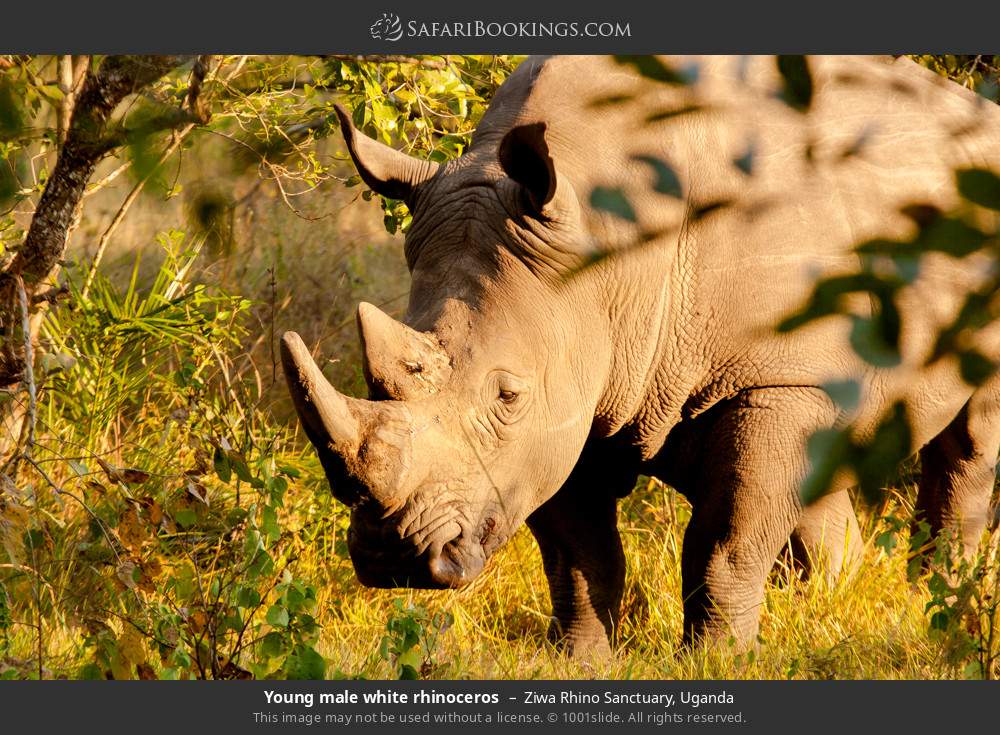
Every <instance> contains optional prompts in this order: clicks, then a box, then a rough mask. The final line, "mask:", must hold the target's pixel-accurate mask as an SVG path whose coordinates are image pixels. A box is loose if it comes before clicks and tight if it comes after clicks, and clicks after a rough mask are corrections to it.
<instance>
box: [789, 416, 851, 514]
mask: <svg viewBox="0 0 1000 735" xmlns="http://www.w3.org/2000/svg"><path fill="white" fill-rule="evenodd" d="M806 453H807V456H808V457H809V474H808V475H806V478H805V480H803V481H802V486H801V487H800V488H799V496H800V497H801V498H802V503H803V504H804V505H809V504H810V503H814V502H816V501H817V500H819V499H820V498H821V497H823V496H824V495H826V493H827V492H828V491H829V490H830V486H831V485H832V484H833V478H834V475H835V474H836V473H837V470H838V469H839V468H840V467H841V466H843V465H845V464H848V462H849V460H850V457H851V440H850V436H849V435H848V433H847V432H846V431H842V430H840V429H822V430H820V431H817V432H816V433H814V434H813V435H812V436H810V437H809V440H808V442H807V443H806Z"/></svg>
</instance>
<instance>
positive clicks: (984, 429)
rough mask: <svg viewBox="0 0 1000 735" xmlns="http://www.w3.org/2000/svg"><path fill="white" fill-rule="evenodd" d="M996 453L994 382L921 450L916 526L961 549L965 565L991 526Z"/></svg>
mask: <svg viewBox="0 0 1000 735" xmlns="http://www.w3.org/2000/svg"><path fill="white" fill-rule="evenodd" d="M998 450H1000V381H996V380H993V381H991V382H990V383H987V384H986V385H984V386H983V387H982V388H980V389H978V390H977V391H976V392H975V393H974V394H973V395H972V397H971V398H970V399H969V401H968V403H966V404H965V406H964V407H963V408H962V410H961V411H960V412H959V414H958V416H956V417H955V418H954V420H952V422H951V423H950V424H949V425H948V427H947V428H946V429H945V430H944V431H943V432H941V433H940V434H939V435H938V436H936V437H935V438H934V439H933V440H932V441H931V442H930V443H929V444H927V446H925V447H924V448H923V449H921V450H920V461H921V476H920V486H919V490H918V492H917V503H916V509H915V510H916V523H919V522H920V521H922V520H923V521H926V522H927V524H928V525H929V526H930V532H931V537H932V538H937V537H939V536H944V537H946V538H950V539H951V540H952V541H954V542H957V543H959V544H960V545H961V550H962V553H963V555H964V556H965V558H966V559H971V558H973V557H974V556H975V553H976V551H977V549H978V547H979V542H980V540H981V537H982V534H983V529H984V528H985V527H986V524H987V522H988V520H989V515H990V512H989V510H990V498H991V497H992V495H993V487H994V484H995V479H996V465H997V452H998ZM916 523H915V524H914V525H915V526H916ZM914 531H916V528H914ZM928 561H929V559H928Z"/></svg>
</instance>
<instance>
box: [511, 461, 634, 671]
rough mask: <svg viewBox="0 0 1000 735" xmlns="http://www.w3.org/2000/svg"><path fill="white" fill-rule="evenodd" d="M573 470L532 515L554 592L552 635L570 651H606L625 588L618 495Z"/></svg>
mask: <svg viewBox="0 0 1000 735" xmlns="http://www.w3.org/2000/svg"><path fill="white" fill-rule="evenodd" d="M584 474H586V473H584V472H579V471H577V472H574V475H573V476H571V477H570V479H569V480H567V482H566V484H565V485H563V487H562V488H561V489H560V490H559V492H557V493H556V494H555V495H554V496H553V497H552V498H551V499H550V500H549V501H547V502H546V503H545V504H544V505H542V506H541V507H540V508H539V509H538V510H536V511H535V512H534V513H532V514H531V516H530V517H529V518H528V527H529V528H530V529H531V532H532V533H533V534H534V536H535V540H536V541H537V542H538V547H539V549H540V550H541V552H542V565H543V567H544V568H545V576H546V577H547V578H548V582H549V592H550V596H551V598H552V608H553V610H552V616H553V617H552V623H551V625H550V626H549V631H548V637H549V640H551V641H552V642H553V643H555V644H556V645H557V646H559V648H561V649H562V650H563V651H564V652H566V653H567V654H569V655H570V656H582V655H596V656H607V655H609V654H610V653H611V642H612V640H613V638H614V631H615V628H616V627H617V625H618V616H619V612H620V608H621V601H622V593H623V591H624V588H625V553H624V551H623V550H622V542H621V537H620V536H619V534H618V509H617V498H616V497H615V495H614V494H613V493H611V492H608V489H607V486H605V485H604V484H603V483H601V482H599V481H596V482H595V481H594V478H593V476H591V478H590V479H591V481H590V482H585V481H584V480H583V479H582V476H583V475H584Z"/></svg>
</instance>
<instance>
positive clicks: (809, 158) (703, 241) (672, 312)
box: [473, 56, 1000, 454]
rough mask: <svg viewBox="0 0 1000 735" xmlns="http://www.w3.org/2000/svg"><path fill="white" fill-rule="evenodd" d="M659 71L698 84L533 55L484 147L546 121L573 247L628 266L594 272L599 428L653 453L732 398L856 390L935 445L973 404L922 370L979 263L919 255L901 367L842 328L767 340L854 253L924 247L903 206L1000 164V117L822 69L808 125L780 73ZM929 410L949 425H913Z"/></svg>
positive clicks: (734, 63) (951, 99)
mask: <svg viewBox="0 0 1000 735" xmlns="http://www.w3.org/2000/svg"><path fill="white" fill-rule="evenodd" d="M664 61H665V62H666V63H667V64H669V65H670V66H672V67H673V68H675V69H685V68H688V69H689V68H692V67H694V66H697V68H698V81H697V83H695V84H693V85H690V86H685V85H671V84H662V83H656V82H651V81H649V80H647V79H643V78H642V77H641V76H639V75H638V74H636V73H635V72H634V70H633V69H631V67H629V66H628V65H623V64H620V63H617V62H616V61H615V60H614V59H612V58H611V57H579V56H576V57H552V58H532V59H529V60H528V61H526V62H525V63H524V65H522V66H521V67H520V68H519V69H518V71H517V72H516V73H515V74H514V75H513V76H512V77H511V79H510V80H509V81H508V83H507V84H505V85H504V89H503V90H501V93H500V94H498V95H497V99H496V100H495V101H494V104H493V105H492V106H491V108H490V110H489V111H488V113H487V115H486V116H485V117H484V119H483V122H482V125H481V126H480V129H479V131H478V132H477V136H476V140H475V142H474V145H473V149H479V150H482V149H489V148H491V147H493V146H495V145H497V144H498V143H499V140H500V139H501V138H502V136H503V134H504V133H505V132H506V131H507V130H509V129H510V128H511V127H513V126H515V125H517V124H521V123H530V122H536V121H544V122H545V123H546V129H547V133H546V139H547V141H548V143H549V148H550V153H551V155H552V158H553V160H554V162H555V165H556V169H557V171H558V172H559V175H560V176H564V177H566V179H567V180H568V181H569V182H570V183H571V184H572V186H573V189H574V190H575V191H576V193H577V196H578V198H579V199H580V201H581V205H582V210H583V217H584V219H585V221H586V232H587V233H588V235H589V237H588V238H587V239H586V241H584V242H581V243H580V247H581V248H593V247H599V248H602V249H607V250H610V251H614V252H616V253H618V255H616V257H614V258H612V259H610V260H609V261H607V262H604V263H602V265H600V266H598V267H595V268H594V269H593V273H592V274H590V275H589V277H590V278H592V279H593V280H594V281H595V289H596V290H598V291H600V292H601V293H602V294H603V295H604V298H606V299H607V300H608V303H607V309H608V312H609V315H610V316H609V318H610V319H611V320H612V322H613V323H612V329H611V333H612V334H613V335H615V339H616V340H617V342H618V344H616V345H613V346H612V350H613V352H614V358H613V365H614V367H613V371H612V372H613V375H614V376H615V377H614V379H613V381H612V382H613V383H614V384H613V385H611V386H609V390H608V396H607V397H606V400H605V401H604V403H603V405H602V406H599V408H598V418H599V419H601V418H603V421H604V423H605V425H606V430H607V431H608V432H609V433H614V432H615V431H618V430H620V429H622V428H625V427H629V428H630V429H631V430H632V431H634V432H635V433H637V435H638V438H639V441H640V442H641V443H642V444H643V445H644V451H645V453H647V454H652V453H654V452H655V451H656V450H657V449H658V447H659V446H660V445H661V444H662V442H663V440H664V439H665V437H666V435H667V433H668V432H669V430H670V428H671V427H672V426H673V425H674V424H676V423H677V422H678V421H680V420H681V419H682V418H684V417H686V416H693V415H696V414H698V413H699V412H701V411H704V410H706V409H707V408H709V407H711V406H712V405H714V404H715V403H717V402H719V401H720V400H724V399H726V398H727V397H729V396H732V395H734V394H735V393H737V392H739V391H742V390H746V389H748V388H753V387H763V386H769V385H819V384H822V383H824V382H828V381H832V380H844V379H847V378H857V379H861V380H862V381H863V383H864V384H865V390H866V396H867V398H868V400H867V401H866V403H865V405H866V406H867V410H868V411H870V412H871V416H872V417H875V416H876V415H877V414H878V413H879V412H880V411H881V410H882V409H883V408H884V406H885V405H886V404H887V403H888V402H890V401H892V400H895V398H896V397H899V396H900V395H906V396H908V397H909V399H910V400H912V401H914V402H915V406H916V407H917V409H918V410H917V413H918V414H920V415H926V421H925V422H924V423H925V424H926V427H925V428H924V429H922V430H918V434H922V433H927V432H936V431H937V430H938V425H939V424H941V422H942V421H944V422H945V423H946V422H947V420H948V419H949V418H950V416H951V415H953V414H954V411H955V410H957V409H955V407H954V404H956V403H957V404H958V406H959V407H960V406H961V403H964V400H965V398H966V397H967V394H968V392H969V390H968V389H967V387H965V386H963V385H962V384H961V382H960V381H957V380H956V379H955V376H954V370H953V369H951V367H949V369H948V370H943V369H939V370H937V371H936V372H934V371H932V372H930V373H929V372H928V371H927V370H925V369H924V362H925V359H926V357H927V355H928V354H929V351H930V350H931V348H932V345H933V339H934V335H935V334H936V332H937V330H938V329H939V328H940V327H941V326H943V325H944V324H946V323H948V321H950V320H951V319H952V318H953V317H954V315H955V313H957V309H958V308H959V306H960V304H961V300H962V297H963V295H964V294H965V293H967V291H968V290H969V288H970V287H971V286H973V285H974V284H975V283H976V282H977V281H978V280H980V279H982V278H983V275H984V274H983V264H982V263H981V262H977V261H976V260H975V259H974V258H973V259H966V260H965V261H961V262H960V261H957V260H955V259H952V258H949V257H945V256H934V257H931V258H928V259H927V262H926V264H925V265H926V267H925V268H924V270H923V272H922V276H921V278H920V279H919V280H918V282H917V283H916V284H915V285H914V286H913V287H911V288H909V289H907V290H906V291H905V292H904V293H903V294H902V296H901V299H900V302H901V306H902V310H903V321H904V333H903V344H902V347H903V350H902V351H903V364H902V365H901V366H899V367H896V368H893V369H891V370H890V369H885V370H871V369H869V368H867V367H866V365H865V364H864V363H862V362H861V361H860V360H859V359H858V357H857V356H856V355H855V354H854V352H853V350H852V349H851V347H850V344H849V340H848V332H849V329H850V323H849V322H848V320H847V319H844V318H830V319H826V320H823V321H821V322H819V323H816V324H814V325H811V326H809V327H806V328H804V329H801V330H799V331H797V332H794V333H792V334H790V335H778V334H777V333H776V332H775V330H774V325H775V324H777V323H778V322H779V321H780V320H781V319H782V318H783V317H785V316H788V315H789V314H790V313H792V312H794V311H795V310H796V309H797V308H798V307H800V306H801V305H802V304H803V303H804V301H805V300H806V298H807V297H808V295H809V294H810V292H811V290H812V287H813V284H814V283H815V282H816V279H817V278H820V277H824V276H829V275H833V274H837V273H848V272H854V271H856V270H857V268H858V265H859V261H858V259H857V257H856V256H855V255H854V254H853V252H852V251H853V247H854V246H855V245H856V244H858V243H859V242H862V241H864V240H866V239H870V238H874V237H897V238H898V237H908V236H910V235H912V234H913V232H914V231H915V230H914V227H915V226H914V224H913V222H912V221H911V220H910V219H908V218H907V217H905V216H904V215H902V214H901V213H900V212H899V210H900V208H901V207H902V206H903V205H905V204H911V203H914V202H920V203H928V204H933V205H935V206H938V207H940V208H942V209H949V208H951V207H953V206H954V205H955V204H956V203H957V199H956V195H955V187H954V174H953V169H954V168H958V167H963V166H972V165H976V166H982V165H991V166H994V167H1000V109H997V108H996V107H995V106H991V105H988V104H984V102H983V101H982V100H981V99H980V98H978V97H977V96H976V95H974V94H973V93H971V92H968V91H967V90H964V89H962V88H960V87H958V85H955V84H953V83H951V82H948V81H947V80H944V79H941V78H939V77H937V75H934V74H933V73H932V72H930V71H928V70H925V69H923V68H921V67H919V66H918V65H916V64H914V63H913V62H911V61H909V60H907V59H897V60H893V59H891V58H875V57H813V58H812V59H811V60H810V63H811V70H812V75H813V81H814V96H813V100H812V104H811V107H810V111H809V114H803V113H802V112H799V111H797V110H795V109H793V108H792V107H791V106H789V105H788V104H786V103H785V102H783V101H782V100H781V99H780V98H779V93H780V90H781V86H782V80H781V77H780V75H779V74H778V72H777V69H776V65H775V63H774V57H703V58H673V57H670V58H665V59H664ZM748 153H751V155H749V156H748V155H747V154H748ZM740 159H742V160H743V161H744V163H746V162H747V161H749V162H751V166H750V170H749V172H746V171H744V170H741V168H740V167H739V166H737V165H735V164H734V162H735V161H737V160H740ZM654 161H656V162H662V163H664V164H666V165H667V166H668V167H669V168H670V169H671V170H672V171H674V172H675V173H676V175H677V178H678V179H679V181H680V183H681V186H682V188H683V195H682V196H676V195H675V194H674V193H671V192H669V191H667V192H663V191H656V185H657V183H658V178H657V167H656V165H654ZM744 168H746V166H745V165H744ZM595 187H605V188H607V189H620V190H621V191H623V192H624V193H625V195H626V197H627V198H628V200H629V202H630V203H631V204H632V206H633V208H634V210H635V215H636V217H635V222H634V223H630V222H626V221H623V220H622V219H621V218H619V217H617V216H616V215H615V214H613V213H609V212H607V211H604V210H602V209H599V208H595V207H593V206H591V200H590V196H589V195H590V192H592V191H593V190H594V189H595ZM699 212H703V214H702V216H697V215H698V213H699ZM704 212H707V213H704ZM639 242H642V243H644V244H643V246H642V247H641V248H639V247H635V245H636V243H639ZM619 251H620V252H619ZM854 307H855V308H856V309H857V311H858V312H859V313H862V314H863V313H865V312H866V310H868V309H869V308H870V305H869V304H868V302H867V301H866V300H865V299H859V300H858V302H857V304H855V305H854ZM987 347H988V351H993V350H994V346H993V345H988V346H987ZM928 405H936V406H939V409H936V410H934V411H930V410H919V409H920V407H921V406H928ZM873 420H874V418H873Z"/></svg>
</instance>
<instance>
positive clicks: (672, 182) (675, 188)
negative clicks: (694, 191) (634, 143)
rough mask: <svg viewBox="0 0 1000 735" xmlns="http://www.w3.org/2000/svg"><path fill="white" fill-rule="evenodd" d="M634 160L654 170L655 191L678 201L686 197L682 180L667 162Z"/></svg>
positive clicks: (653, 158) (643, 158)
mask: <svg viewBox="0 0 1000 735" xmlns="http://www.w3.org/2000/svg"><path fill="white" fill-rule="evenodd" d="M632 160H633V161H639V162H641V163H645V164H647V165H648V166H649V167H650V168H652V169H653V173H654V174H655V175H656V180H655V181H654V182H653V191H655V192H657V193H659V194H666V195H667V196H671V197H676V198H677V199H680V198H681V197H683V196H684V192H683V190H682V188H681V180H680V178H679V177H678V176H677V173H676V172H675V171H674V170H673V169H672V168H671V167H670V165H669V164H668V163H667V162H666V161H664V160H662V159H660V158H656V157H655V156H633V157H632ZM591 203H593V195H591ZM626 203H627V202H626ZM633 221H634V220H633Z"/></svg>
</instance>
